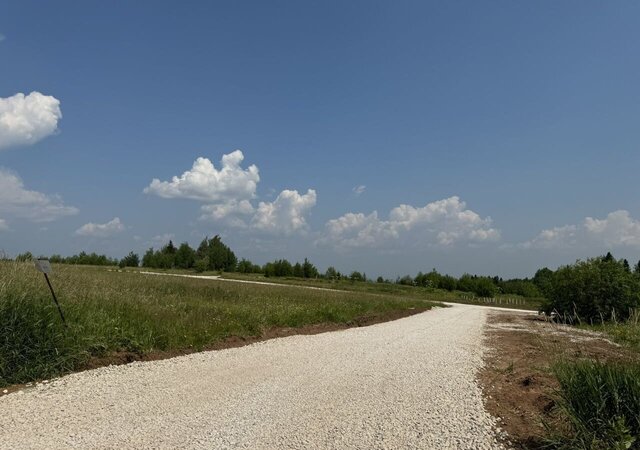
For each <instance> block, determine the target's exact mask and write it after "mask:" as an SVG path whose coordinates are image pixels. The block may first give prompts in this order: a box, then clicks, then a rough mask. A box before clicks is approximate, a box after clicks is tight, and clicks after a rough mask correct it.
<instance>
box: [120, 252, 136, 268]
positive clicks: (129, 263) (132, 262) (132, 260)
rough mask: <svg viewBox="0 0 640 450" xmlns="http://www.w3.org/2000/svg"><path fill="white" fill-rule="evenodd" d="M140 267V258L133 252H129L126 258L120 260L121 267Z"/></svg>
mask: <svg viewBox="0 0 640 450" xmlns="http://www.w3.org/2000/svg"><path fill="white" fill-rule="evenodd" d="M139 265H140V257H139V256H138V255H137V254H136V253H133V252H129V254H128V255H127V256H125V257H124V258H122V259H121V260H120V264H119V266H120V267H121V268H122V267H138V266H139Z"/></svg>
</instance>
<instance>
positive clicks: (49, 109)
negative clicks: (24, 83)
mask: <svg viewBox="0 0 640 450" xmlns="http://www.w3.org/2000/svg"><path fill="white" fill-rule="evenodd" d="M61 118H62V112H61V111H60V101H59V100H58V99H57V98H55V97H52V96H50V95H43V94H41V93H40V92H35V91H34V92H32V93H30V94H29V95H24V94H22V93H18V94H15V95H13V96H11V97H7V98H0V150H2V149H4V148H8V147H13V146H19V145H28V144H34V143H36V142H38V141H39V140H41V139H43V138H45V137H47V136H49V135H50V134H53V133H54V132H55V131H56V129H57V128H58V121H59V120H60V119H61Z"/></svg>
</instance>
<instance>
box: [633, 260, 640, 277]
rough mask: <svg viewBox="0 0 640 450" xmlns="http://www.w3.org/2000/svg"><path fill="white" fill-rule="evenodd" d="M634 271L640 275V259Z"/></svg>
mask: <svg viewBox="0 0 640 450" xmlns="http://www.w3.org/2000/svg"><path fill="white" fill-rule="evenodd" d="M633 271H634V272H635V273H636V274H637V275H640V261H638V263H637V264H636V265H635V267H634V269H633Z"/></svg>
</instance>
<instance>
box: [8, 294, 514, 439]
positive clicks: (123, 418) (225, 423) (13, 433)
mask: <svg viewBox="0 0 640 450" xmlns="http://www.w3.org/2000/svg"><path fill="white" fill-rule="evenodd" d="M486 315H487V310H486V309H483V308H482V307H476V306H466V305H457V306H454V307H451V308H443V309H441V308H437V309H434V310H432V311H428V312H425V313H421V314H417V315H415V316H411V317H407V318H404V319H400V320H396V321H393V322H387V323H382V324H378V325H373V326H369V327H363V328H352V329H348V330H344V331H337V332H330V333H323V334H318V335H313V336H291V337H286V338H279V339H273V340H269V341H264V342H261V343H257V344H253V345H250V346H246V347H241V348H235V349H228V350H221V351H212V352H203V353H196V354H192V355H188V356H183V357H178V358H172V359H167V360H163V361H153V362H137V363H132V364H128V365H125V366H110V367H104V368H100V369H96V370H91V371H86V372H82V373H77V374H72V375H69V376H65V377H63V378H59V379H56V380H51V381H49V382H48V383H47V384H38V385H37V386H35V387H32V388H30V389H26V390H24V391H20V392H16V393H13V394H9V395H6V396H3V397H0V411H1V414H0V448H3V449H4V448H6V449H20V448H57V449H62V448H83V449H84V448H87V449H88V448H119V449H122V448H195V449H198V448H202V449H213V448H216V449H218V448H220V449H226V448H246V449H279V448H287V449H308V448H312V449H313V448H322V449H325V448H326V449H392V448H423V449H446V448H460V449H492V448H501V445H500V444H498V442H497V441H496V438H495V436H496V430H497V426H496V422H495V420H494V419H493V418H492V417H491V416H490V415H489V414H488V413H487V412H486V411H485V409H484V406H483V402H482V396H481V391H480V389H479V387H478V385H477V383H476V380H475V374H476V372H477V370H478V369H479V368H480V366H481V365H482V353H483V348H482V330H483V326H484V324H485V320H486Z"/></svg>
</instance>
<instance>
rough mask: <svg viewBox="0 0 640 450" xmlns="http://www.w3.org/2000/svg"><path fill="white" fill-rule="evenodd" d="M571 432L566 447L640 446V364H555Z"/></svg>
mask: <svg viewBox="0 0 640 450" xmlns="http://www.w3.org/2000/svg"><path fill="white" fill-rule="evenodd" d="M553 371H554V374H555V375H556V377H557V378H558V381H559V382H560V391H559V398H558V406H559V407H560V409H561V411H563V412H564V413H565V414H566V415H567V418H568V419H569V423H570V426H571V432H570V434H569V435H568V436H566V437H565V438H560V439H558V442H556V444H559V445H560V446H562V447H564V448H584V449H627V448H631V449H640V364H638V363H635V364H625V365H622V364H619V363H600V362H596V361H590V360H584V361H578V362H563V363H558V364H556V365H555V366H554V367H553Z"/></svg>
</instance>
